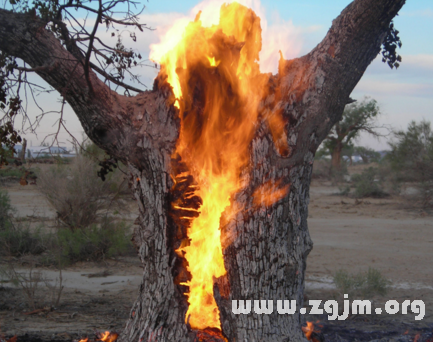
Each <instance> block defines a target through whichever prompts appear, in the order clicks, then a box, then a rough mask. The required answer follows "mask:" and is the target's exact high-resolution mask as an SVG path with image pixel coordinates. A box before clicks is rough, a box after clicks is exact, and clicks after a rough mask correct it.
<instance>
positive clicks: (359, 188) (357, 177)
mask: <svg viewBox="0 0 433 342" xmlns="http://www.w3.org/2000/svg"><path fill="white" fill-rule="evenodd" d="M352 182H353V185H354V187H355V197H357V198H363V197H376V198H382V197H386V196H389V195H388V194H387V193H386V192H385V191H384V190H383V186H382V181H381V179H380V178H379V174H378V169H377V168H374V167H369V168H368V169H365V170H364V171H362V173H361V174H358V173H356V174H354V175H352Z"/></svg>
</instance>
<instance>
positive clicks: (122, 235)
mask: <svg viewBox="0 0 433 342" xmlns="http://www.w3.org/2000/svg"><path fill="white" fill-rule="evenodd" d="M128 230H129V227H128V226H127V225H126V224H125V222H112V221H110V220H109V219H108V218H107V219H104V220H103V221H102V223H101V224H100V225H97V224H93V225H91V226H89V227H87V228H84V229H75V230H70V229H67V228H60V229H59V230H58V233H57V235H58V239H59V245H60V248H61V250H62V256H63V258H64V260H65V261H66V262H69V263H73V262H77V261H99V260H104V259H105V258H107V257H113V256H117V255H120V254H122V253H124V252H126V251H127V250H128V248H129V246H130V245H131V242H130V238H129V237H128V235H129V234H128Z"/></svg>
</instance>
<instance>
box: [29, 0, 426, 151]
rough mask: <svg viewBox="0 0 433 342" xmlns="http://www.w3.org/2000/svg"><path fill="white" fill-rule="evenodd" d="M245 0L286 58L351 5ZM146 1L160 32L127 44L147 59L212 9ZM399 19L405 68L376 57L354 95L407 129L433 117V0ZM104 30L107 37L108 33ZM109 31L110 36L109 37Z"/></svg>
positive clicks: (412, 4)
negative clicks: (169, 33) (178, 24)
mask: <svg viewBox="0 0 433 342" xmlns="http://www.w3.org/2000/svg"><path fill="white" fill-rule="evenodd" d="M205 1H206V2H212V1H213V2H218V1H219V0H205ZM244 1H248V2H249V3H251V4H252V5H253V6H252V7H253V9H259V12H260V16H261V18H262V23H263V25H267V28H268V30H267V33H264V35H265V36H264V37H263V40H264V41H265V40H272V39H276V42H277V44H279V45H281V46H280V47H279V48H277V49H276V53H277V52H278V49H282V50H283V52H284V57H285V58H294V57H299V56H301V55H303V54H306V53H308V52H309V51H310V50H311V49H312V48H314V46H316V45H317V44H318V43H319V42H320V41H321V39H323V37H324V36H325V34H326V32H327V31H328V29H329V27H330V26H331V24H332V20H333V19H334V18H336V17H337V16H338V15H339V14H340V12H341V11H342V10H343V9H344V8H345V7H346V6H347V5H348V4H349V3H350V1H348V0H333V1H323V0H321V1H319V0H303V1H299V0H292V1H284V0H266V1H265V0H262V2H261V3H260V2H259V1H258V0H244ZM219 2H220V3H222V2H223V1H219ZM142 3H143V4H144V5H145V6H146V8H145V10H144V12H143V14H142V16H141V20H142V22H144V23H147V24H148V25H149V26H151V27H153V28H155V29H156V30H155V31H152V32H150V31H145V32H144V33H141V34H137V37H138V40H137V42H136V43H133V42H130V41H129V40H127V39H125V41H124V43H125V45H126V46H130V47H132V48H133V49H135V50H137V51H139V52H140V53H141V54H142V55H143V56H146V57H147V56H148V54H149V45H150V44H154V43H158V42H159V39H160V38H159V37H158V35H160V34H161V32H164V30H166V29H167V28H168V27H169V26H171V25H172V24H173V22H174V21H175V20H176V19H179V18H182V17H185V16H186V17H189V18H193V17H194V16H195V14H196V12H197V11H198V9H202V8H201V7H206V6H205V5H204V4H203V5H201V6H197V5H198V4H199V1H192V0H184V1H169V0H149V1H148V2H147V1H143V2H142ZM193 8H194V10H192V9H193ZM394 22H395V26H396V28H397V29H398V30H399V31H400V37H401V40H402V42H403V47H402V49H400V50H399V54H400V55H402V57H403V62H402V64H401V67H400V68H399V69H398V70H391V69H390V68H389V67H388V66H387V65H386V64H384V63H382V62H381V61H380V57H378V58H376V60H375V61H374V62H373V63H372V64H371V65H370V67H369V68H368V69H367V71H366V73H365V75H364V77H363V78H362V80H361V81H360V82H359V84H358V85H357V87H356V88H355V90H354V91H353V93H352V97H353V98H355V99H359V100H361V99H362V98H363V97H364V96H369V97H371V98H374V99H376V100H377V101H378V102H379V105H380V107H381V109H382V113H383V115H382V116H381V118H380V120H379V121H380V122H379V124H384V125H390V126H392V127H393V128H395V129H405V128H406V127H407V125H408V123H409V122H410V121H411V120H416V121H420V120H422V119H427V120H429V121H433V109H432V108H433V44H432V38H431V35H432V34H433V1H431V0H410V1H408V3H407V4H406V5H405V6H404V7H403V8H402V10H401V11H400V15H399V16H397V17H396V18H395V20H394ZM263 25H262V26H263ZM101 34H102V35H104V32H101ZM106 35H107V39H109V38H108V37H109V35H108V34H106ZM276 36H278V37H277V38H278V39H277V38H276ZM113 39H114V38H113ZM285 51H286V52H285ZM275 58H277V55H276V54H275ZM275 67H276V65H275ZM137 72H138V73H139V74H141V75H142V77H141V78H142V81H143V82H144V83H145V84H146V85H148V87H149V88H151V87H152V79H153V77H154V76H155V75H156V71H155V70H154V69H151V68H141V69H138V70H137ZM51 102H52V105H53V106H54V107H55V106H58V104H57V103H55V101H51ZM54 107H53V108H54ZM66 118H67V123H68V127H70V129H71V131H73V132H74V134H75V135H77V137H78V138H80V134H79V132H80V131H82V129H81V127H80V125H79V122H78V119H76V117H75V115H74V114H73V113H72V112H71V110H70V109H68V112H67V114H66ZM55 119H56V118H55V117H54V116H53V117H52V118H51V119H50V118H48V119H47V120H46V122H44V123H43V124H42V126H41V128H40V129H39V133H40V134H38V138H39V142H40V141H41V138H42V137H43V136H44V134H45V133H46V132H50V131H53V128H52V127H51V126H52V125H53V124H54V122H55ZM28 139H30V140H32V141H33V145H37V144H38V142H37V141H36V138H35V137H34V136H33V137H32V136H30V135H29V136H28ZM60 140H61V141H65V142H66V140H70V139H68V138H67V135H66V134H65V133H62V134H61V135H60ZM357 144H358V145H362V146H369V147H372V148H375V149H386V148H387V144H386V141H385V139H382V140H379V141H378V140H375V139H373V138H371V137H368V136H366V135H363V136H361V138H360V139H359V140H358V142H357Z"/></svg>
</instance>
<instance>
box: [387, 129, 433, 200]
mask: <svg viewBox="0 0 433 342" xmlns="http://www.w3.org/2000/svg"><path fill="white" fill-rule="evenodd" d="M394 138H395V141H393V142H391V143H389V145H390V146H391V148H392V150H391V152H390V153H389V154H388V155H387V160H388V161H389V162H390V165H391V168H392V170H393V171H394V172H395V173H396V175H397V177H396V180H397V182H399V183H404V182H413V183H414V185H415V187H416V188H417V190H418V191H417V193H418V195H416V196H415V201H417V202H419V203H420V204H421V205H422V206H423V207H424V208H426V207H433V132H432V129H431V126H430V122H427V121H422V122H420V123H416V122H415V121H412V122H411V123H410V124H409V127H408V129H407V131H406V132H404V131H398V132H394Z"/></svg>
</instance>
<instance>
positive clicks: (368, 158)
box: [354, 146, 380, 164]
mask: <svg viewBox="0 0 433 342" xmlns="http://www.w3.org/2000/svg"><path fill="white" fill-rule="evenodd" d="M354 153H355V154H357V155H359V156H360V157H361V159H362V161H363V162H364V163H365V164H369V163H371V162H378V161H379V160H380V153H379V152H377V151H375V150H373V149H372V148H369V147H363V146H356V147H355V148H354Z"/></svg>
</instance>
